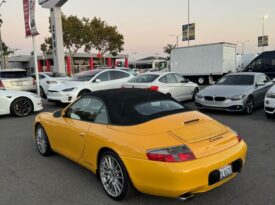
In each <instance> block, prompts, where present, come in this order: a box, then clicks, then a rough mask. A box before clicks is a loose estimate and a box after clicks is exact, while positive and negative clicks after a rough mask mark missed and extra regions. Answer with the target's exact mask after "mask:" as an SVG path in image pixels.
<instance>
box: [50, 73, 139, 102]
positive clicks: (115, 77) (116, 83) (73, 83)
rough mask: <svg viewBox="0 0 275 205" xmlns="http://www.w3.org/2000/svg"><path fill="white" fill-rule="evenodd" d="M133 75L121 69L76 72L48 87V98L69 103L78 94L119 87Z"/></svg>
mask: <svg viewBox="0 0 275 205" xmlns="http://www.w3.org/2000/svg"><path fill="white" fill-rule="evenodd" d="M132 77H134V76H133V75H132V74H131V73H128V72H126V71H123V70H115V69H113V70H111V69H96V70H91V71H84V72H82V73H79V74H77V75H76V76H75V77H73V78H72V79H71V80H68V81H63V82H60V83H57V84H54V85H52V86H50V87H49V90H48V96H47V97H48V100H49V101H52V102H61V103H71V102H73V101H74V100H76V99H77V98H78V97H79V96H81V95H84V94H87V93H90V92H94V91H98V90H108V89H115V88H121V86H122V85H123V84H124V83H125V82H127V81H128V80H130V79H131V78H132Z"/></svg>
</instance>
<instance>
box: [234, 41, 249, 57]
mask: <svg viewBox="0 0 275 205" xmlns="http://www.w3.org/2000/svg"><path fill="white" fill-rule="evenodd" d="M248 42H250V40H247V41H238V42H237V43H238V44H240V45H241V46H242V56H243V55H244V49H245V44H246V43H248Z"/></svg>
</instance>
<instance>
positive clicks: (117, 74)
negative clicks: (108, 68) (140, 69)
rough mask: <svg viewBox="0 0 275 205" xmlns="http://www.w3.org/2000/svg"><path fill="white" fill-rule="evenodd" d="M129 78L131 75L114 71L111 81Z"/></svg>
mask: <svg viewBox="0 0 275 205" xmlns="http://www.w3.org/2000/svg"><path fill="white" fill-rule="evenodd" d="M129 77H130V74H128V73H124V72H121V71H112V72H111V80H118V79H122V78H129Z"/></svg>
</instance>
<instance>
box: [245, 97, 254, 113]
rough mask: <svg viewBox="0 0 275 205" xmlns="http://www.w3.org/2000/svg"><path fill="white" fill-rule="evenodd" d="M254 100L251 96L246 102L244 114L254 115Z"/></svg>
mask: <svg viewBox="0 0 275 205" xmlns="http://www.w3.org/2000/svg"><path fill="white" fill-rule="evenodd" d="M254 108H255V107H254V99H253V97H251V96H249V97H248V98H247V100H246V104H245V108H244V112H245V113H246V114H248V115H250V114H252V113H253V111H254Z"/></svg>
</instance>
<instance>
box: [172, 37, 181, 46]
mask: <svg viewBox="0 0 275 205" xmlns="http://www.w3.org/2000/svg"><path fill="white" fill-rule="evenodd" d="M180 35H181V34H180ZM180 35H174V34H171V35H170V36H171V37H176V46H177V48H178V47H179V37H180Z"/></svg>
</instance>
